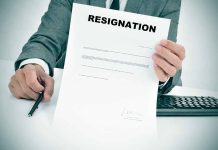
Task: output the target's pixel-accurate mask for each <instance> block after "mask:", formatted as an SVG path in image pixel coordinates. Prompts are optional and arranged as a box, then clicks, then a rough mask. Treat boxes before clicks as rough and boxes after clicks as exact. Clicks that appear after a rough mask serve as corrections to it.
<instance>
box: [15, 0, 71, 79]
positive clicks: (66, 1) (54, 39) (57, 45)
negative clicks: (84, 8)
mask: <svg viewBox="0 0 218 150" xmlns="http://www.w3.org/2000/svg"><path fill="white" fill-rule="evenodd" d="M72 3H73V0H51V2H50V4H49V7H48V11H47V12H46V13H45V14H44V16H43V17H42V19H41V24H40V26H39V28H38V31H37V32H36V33H35V34H34V35H32V36H31V38H30V39H29V40H28V42H27V43H26V44H25V45H24V47H23V49H22V52H21V54H20V55H19V57H18V59H17V60H16V62H15V70H17V69H18V68H19V66H20V63H21V62H22V61H23V60H26V59H29V58H39V59H42V60H44V61H45V62H46V63H47V64H48V66H49V70H50V75H51V76H53V68H54V67H55V65H56V61H57V60H59V58H60V57H61V56H62V54H63V53H64V52H65V51H66V47H67V40H68V34H69V27H70V19H71V10H72Z"/></svg>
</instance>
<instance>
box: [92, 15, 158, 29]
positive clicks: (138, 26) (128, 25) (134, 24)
mask: <svg viewBox="0 0 218 150" xmlns="http://www.w3.org/2000/svg"><path fill="white" fill-rule="evenodd" d="M88 21H89V22H95V23H101V24H108V25H113V26H119V27H124V28H130V29H136V30H142V31H147V32H153V33H155V32H156V26H153V25H147V24H141V23H137V22H131V21H125V20H119V19H111V18H107V17H101V16H94V15H89V17H88Z"/></svg>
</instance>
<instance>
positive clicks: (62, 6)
mask: <svg viewBox="0 0 218 150" xmlns="http://www.w3.org/2000/svg"><path fill="white" fill-rule="evenodd" d="M115 1H116V2H115ZM73 2H75V3H81V4H86V5H93V6H98V7H106V8H110V7H112V6H113V5H116V3H118V5H117V6H116V7H117V8H118V9H119V10H121V11H127V12H132V13H139V14H144V15H151V16H157V17H162V18H169V19H171V25H170V31H169V36H168V40H164V39H163V40H161V41H160V42H159V43H158V44H157V46H156V47H155V52H154V54H153V57H152V58H153V62H154V63H153V64H154V69H155V72H156V75H157V77H158V79H159V80H160V85H159V93H167V92H169V91H170V90H171V89H172V88H173V87H174V86H175V85H181V79H180V77H181V68H182V61H183V59H184V57H185V49H184V47H183V46H181V45H179V44H177V43H176V37H177V28H178V22H179V13H180V6H181V0H120V1H117V0H51V2H50V5H49V8H48V11H47V12H46V13H45V15H44V16H43V17H42V22H41V24H40V26H39V29H38V31H37V32H36V33H35V34H34V35H33V36H32V37H31V38H30V39H29V41H28V42H27V43H26V44H25V46H24V47H23V50H22V53H21V54H20V56H19V57H18V59H17V61H16V62H15V70H16V73H15V74H14V75H13V76H12V78H11V81H10V83H9V89H10V91H11V93H12V94H13V95H14V96H15V97H16V98H25V99H37V97H38V93H40V92H42V91H44V99H45V101H48V100H49V99H50V98H51V96H52V94H53V88H54V80H53V79H52V76H53V69H54V67H58V68H63V67H64V61H65V54H66V47H67V41H68V34H69V26H70V18H71V10H72V7H73ZM116 7H115V8H116ZM112 9H114V8H112Z"/></svg>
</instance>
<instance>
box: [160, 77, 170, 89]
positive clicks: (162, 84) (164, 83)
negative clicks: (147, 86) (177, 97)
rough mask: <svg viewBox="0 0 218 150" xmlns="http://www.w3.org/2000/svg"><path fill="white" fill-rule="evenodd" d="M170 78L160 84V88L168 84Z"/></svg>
mask: <svg viewBox="0 0 218 150" xmlns="http://www.w3.org/2000/svg"><path fill="white" fill-rule="evenodd" d="M169 80H170V78H168V79H167V80H166V81H165V82H163V83H161V84H159V85H158V88H159V89H162V88H163V87H164V86H165V85H166V84H167V82H168V81H169Z"/></svg>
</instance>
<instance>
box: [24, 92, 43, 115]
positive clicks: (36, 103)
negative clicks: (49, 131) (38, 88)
mask: <svg viewBox="0 0 218 150" xmlns="http://www.w3.org/2000/svg"><path fill="white" fill-rule="evenodd" d="M43 95H44V92H42V93H40V94H39V97H38V98H37V100H36V102H35V104H34V105H33V107H32V109H31V110H30V112H29V114H28V116H29V117H31V116H32V115H33V113H34V112H35V110H36V109H37V108H38V106H39V103H40V102H41V101H42V100H43Z"/></svg>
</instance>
